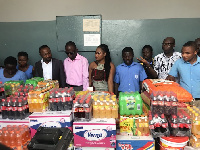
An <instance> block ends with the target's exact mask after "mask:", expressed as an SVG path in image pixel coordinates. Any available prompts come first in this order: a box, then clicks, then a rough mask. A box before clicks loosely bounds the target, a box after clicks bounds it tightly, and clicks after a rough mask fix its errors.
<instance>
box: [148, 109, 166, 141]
mask: <svg viewBox="0 0 200 150" xmlns="http://www.w3.org/2000/svg"><path fill="white" fill-rule="evenodd" d="M149 128H150V132H151V135H152V136H153V137H154V138H157V137H162V136H169V135H170V130H169V127H168V122H167V119H166V117H165V115H164V114H161V115H158V114H154V115H153V116H152V113H151V111H149Z"/></svg>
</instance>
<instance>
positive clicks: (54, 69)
mask: <svg viewBox="0 0 200 150" xmlns="http://www.w3.org/2000/svg"><path fill="white" fill-rule="evenodd" d="M39 53H40V56H41V57H42V60H40V61H38V62H36V63H35V76H36V77H43V78H44V79H45V80H47V79H52V80H58V81H59V86H60V87H62V88H64V87H65V85H66V82H65V81H66V77H65V72H64V67H63V63H62V61H61V60H58V59H55V58H52V54H51V50H50V48H49V47H48V46H47V45H42V46H41V47H40V48H39Z"/></svg>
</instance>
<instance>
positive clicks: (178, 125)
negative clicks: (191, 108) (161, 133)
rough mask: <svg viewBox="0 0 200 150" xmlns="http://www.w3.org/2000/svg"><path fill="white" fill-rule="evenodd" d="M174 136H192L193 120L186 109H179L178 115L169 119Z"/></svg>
mask: <svg viewBox="0 0 200 150" xmlns="http://www.w3.org/2000/svg"><path fill="white" fill-rule="evenodd" d="M168 121H169V126H170V131H171V135H172V136H190V135H191V120H190V116H189V114H188V113H187V112H186V111H185V110H184V109H178V113H177V115H171V116H170V117H169V118H168Z"/></svg>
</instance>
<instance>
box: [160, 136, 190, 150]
mask: <svg viewBox="0 0 200 150" xmlns="http://www.w3.org/2000/svg"><path fill="white" fill-rule="evenodd" d="M188 141H189V138H188V137H172V136H170V137H161V138H160V150H183V149H184V147H185V146H186V145H187V142H188Z"/></svg>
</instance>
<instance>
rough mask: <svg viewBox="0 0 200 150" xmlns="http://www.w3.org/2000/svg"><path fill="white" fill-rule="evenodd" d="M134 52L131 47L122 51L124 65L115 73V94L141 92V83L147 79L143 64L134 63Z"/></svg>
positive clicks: (117, 68) (119, 66)
mask: <svg viewBox="0 0 200 150" xmlns="http://www.w3.org/2000/svg"><path fill="white" fill-rule="evenodd" d="M133 57H134V52H133V49H132V48H131V47H125V48H124V49H123V50H122V58H123V61H124V63H122V64H120V65H118V66H117V67H116V73H115V78H114V82H115V94H116V95H118V92H119V91H120V92H131V91H133V92H135V91H139V92H140V85H141V82H142V81H143V80H144V79H146V78H147V75H146V73H145V70H144V68H143V67H142V65H141V64H139V63H137V62H133Z"/></svg>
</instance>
